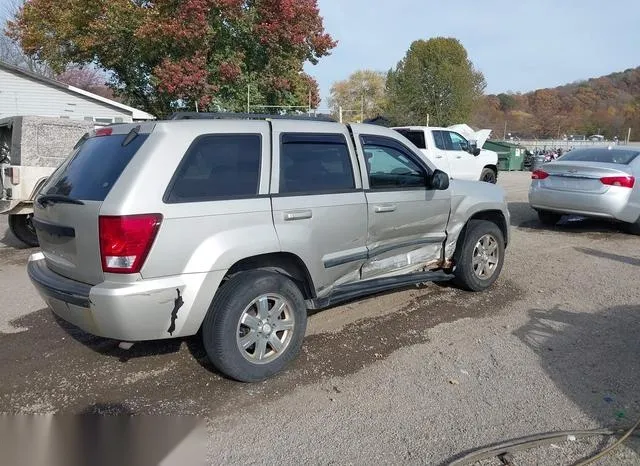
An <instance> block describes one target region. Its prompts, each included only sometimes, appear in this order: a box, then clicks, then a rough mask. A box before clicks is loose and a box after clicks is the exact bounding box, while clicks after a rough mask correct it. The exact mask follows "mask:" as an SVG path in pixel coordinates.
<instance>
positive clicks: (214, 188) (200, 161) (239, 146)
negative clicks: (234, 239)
mask: <svg viewBox="0 0 640 466" xmlns="http://www.w3.org/2000/svg"><path fill="white" fill-rule="evenodd" d="M261 154H262V138H261V136H260V135H259V134H208V135H204V136H200V137H199V138H196V140H195V141H194V142H193V144H192V145H191V147H190V148H189V150H187V153H186V155H185V156H184V159H183V160H182V162H181V163H180V166H179V167H178V169H177V171H176V174H175V175H174V178H173V181H172V182H171V185H170V186H169V189H168V193H167V195H166V196H165V202H167V203H170V204H171V203H179V202H203V201H214V200H222V199H240V198H250V197H255V196H257V195H258V190H259V184H260V158H261Z"/></svg>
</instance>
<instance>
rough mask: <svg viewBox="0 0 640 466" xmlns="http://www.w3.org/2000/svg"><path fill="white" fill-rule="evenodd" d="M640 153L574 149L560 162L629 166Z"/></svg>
mask: <svg viewBox="0 0 640 466" xmlns="http://www.w3.org/2000/svg"><path fill="white" fill-rule="evenodd" d="M638 154H640V151H637V150H624V149H612V150H609V149H574V150H572V151H570V152H567V153H566V154H564V155H563V156H562V157H560V159H559V160H562V161H565V160H573V161H576V162H604V163H617V164H620V165H627V164H629V163H631V161H632V160H634V159H635V158H636V157H637V156H638Z"/></svg>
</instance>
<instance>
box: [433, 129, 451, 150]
mask: <svg viewBox="0 0 640 466" xmlns="http://www.w3.org/2000/svg"><path fill="white" fill-rule="evenodd" d="M433 139H434V140H435V142H436V147H437V148H438V149H440V150H447V142H448V141H449V133H448V132H447V131H434V132H433Z"/></svg>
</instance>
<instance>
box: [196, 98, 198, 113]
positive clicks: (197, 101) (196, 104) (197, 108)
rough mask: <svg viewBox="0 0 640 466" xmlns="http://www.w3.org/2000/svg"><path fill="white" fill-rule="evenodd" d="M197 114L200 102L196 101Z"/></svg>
mask: <svg viewBox="0 0 640 466" xmlns="http://www.w3.org/2000/svg"><path fill="white" fill-rule="evenodd" d="M196 113H198V101H197V100H196Z"/></svg>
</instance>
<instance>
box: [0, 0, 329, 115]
mask: <svg viewBox="0 0 640 466" xmlns="http://www.w3.org/2000/svg"><path fill="white" fill-rule="evenodd" d="M7 32H8V34H9V35H10V36H11V37H12V38H13V39H15V40H16V41H18V42H19V43H20V45H21V46H22V48H23V50H24V51H25V52H27V53H29V54H32V55H35V56H37V57H38V58H39V59H41V60H43V61H46V62H47V63H48V64H49V65H50V66H51V67H52V68H53V69H54V70H55V71H56V72H62V71H64V70H65V69H66V68H67V67H68V66H69V65H70V64H77V65H86V64H95V65H96V66H98V67H100V68H102V69H103V70H106V71H108V72H109V74H110V76H111V82H110V85H111V86H112V88H113V89H114V90H115V91H116V92H117V93H118V94H119V95H122V96H123V97H125V98H126V100H127V101H128V102H129V103H131V104H133V105H137V106H140V107H143V108H144V109H146V110H148V111H150V112H152V113H155V114H159V115H162V114H164V113H166V112H167V111H169V109H170V107H171V106H172V105H175V104H176V103H179V104H183V105H186V106H187V107H190V108H193V107H194V106H195V104H196V103H197V104H199V106H200V108H201V109H205V108H209V109H226V110H241V109H244V108H245V105H246V104H245V102H246V97H247V89H249V92H250V97H251V101H252V103H253V104H256V105H257V104H261V105H307V104H308V103H309V98H311V104H312V105H314V106H315V105H317V103H318V102H319V93H318V85H317V83H316V81H315V80H314V79H313V78H311V77H310V76H308V75H307V74H305V73H304V72H303V65H304V64H305V63H306V62H311V63H313V64H315V63H317V62H318V60H319V59H320V58H322V57H323V56H326V55H328V54H329V53H330V51H331V49H332V48H333V47H335V45H336V42H335V41H334V40H333V39H332V38H331V37H330V36H329V34H327V33H326V32H325V30H324V26H323V21H322V18H321V16H320V15H319V10H318V6H317V0H253V1H248V0H182V1H175V0H156V1H154V2H149V1H147V0H94V1H91V2H87V1H85V0H28V1H27V2H26V3H25V4H24V6H23V7H22V8H21V9H20V11H19V12H18V14H17V15H16V18H15V20H14V21H11V22H9V25H8V31H7Z"/></svg>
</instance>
